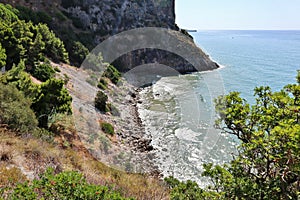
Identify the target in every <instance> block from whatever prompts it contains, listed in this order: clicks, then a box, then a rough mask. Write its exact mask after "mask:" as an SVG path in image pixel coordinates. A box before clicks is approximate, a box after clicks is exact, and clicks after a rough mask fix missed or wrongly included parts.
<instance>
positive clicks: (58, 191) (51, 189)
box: [8, 168, 126, 200]
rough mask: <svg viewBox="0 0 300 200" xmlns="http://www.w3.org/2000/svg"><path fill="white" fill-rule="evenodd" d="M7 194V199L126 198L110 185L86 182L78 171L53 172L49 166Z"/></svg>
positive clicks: (71, 199)
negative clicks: (38, 176) (31, 179)
mask: <svg viewBox="0 0 300 200" xmlns="http://www.w3.org/2000/svg"><path fill="white" fill-rule="evenodd" d="M8 196H9V199H70V200H75V199H107V200H108V199H110V200H125V199H126V198H124V197H122V196H121V194H120V193H119V192H117V191H114V190H112V189H111V187H107V186H100V185H94V184H88V183H87V181H86V179H85V178H84V177H83V175H82V174H80V173H78V172H72V171H69V172H61V173H59V174H54V170H53V169H51V168H50V169H48V170H47V171H46V172H45V173H44V174H42V175H41V177H40V179H37V180H34V181H33V182H32V183H28V182H25V183H20V184H18V185H17V186H16V187H15V188H12V189H11V190H10V191H9V194H8Z"/></svg>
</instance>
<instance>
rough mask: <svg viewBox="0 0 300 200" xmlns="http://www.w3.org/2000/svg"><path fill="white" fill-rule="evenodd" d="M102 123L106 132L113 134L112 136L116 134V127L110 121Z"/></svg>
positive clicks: (102, 127)
mask: <svg viewBox="0 0 300 200" xmlns="http://www.w3.org/2000/svg"><path fill="white" fill-rule="evenodd" d="M100 125H101V129H102V131H103V132H104V133H106V134H108V135H111V136H113V135H114V134H115V129H114V127H113V126H112V125H111V124H110V123H107V122H101V123H100Z"/></svg>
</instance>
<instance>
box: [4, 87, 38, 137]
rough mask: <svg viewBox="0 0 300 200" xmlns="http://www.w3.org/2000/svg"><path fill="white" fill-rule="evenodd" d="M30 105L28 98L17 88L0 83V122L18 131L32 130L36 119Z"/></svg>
mask: <svg viewBox="0 0 300 200" xmlns="http://www.w3.org/2000/svg"><path fill="white" fill-rule="evenodd" d="M30 106H31V102H30V100H29V99H27V98H25V96H24V94H23V93H22V92H20V91H18V90H17V88H15V87H14V86H11V85H4V84H2V83H0V124H7V125H8V127H9V128H11V129H13V130H16V131H19V132H28V131H32V130H34V129H35V128H37V125H38V121H37V119H36V117H35V114H34V112H33V111H32V110H31V109H30Z"/></svg>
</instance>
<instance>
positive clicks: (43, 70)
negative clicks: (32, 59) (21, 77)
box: [31, 61, 55, 81]
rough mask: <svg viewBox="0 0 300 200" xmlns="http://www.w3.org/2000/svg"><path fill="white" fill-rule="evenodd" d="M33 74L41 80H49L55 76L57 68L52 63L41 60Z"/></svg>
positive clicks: (36, 64)
mask: <svg viewBox="0 0 300 200" xmlns="http://www.w3.org/2000/svg"><path fill="white" fill-rule="evenodd" d="M31 74H32V75H33V76H34V77H36V78H37V79H39V80H41V81H47V80H49V79H51V78H54V75H55V70H54V69H53V67H52V66H51V65H50V62H49V61H48V62H47V61H46V62H39V63H35V65H34V68H33V70H32V72H31Z"/></svg>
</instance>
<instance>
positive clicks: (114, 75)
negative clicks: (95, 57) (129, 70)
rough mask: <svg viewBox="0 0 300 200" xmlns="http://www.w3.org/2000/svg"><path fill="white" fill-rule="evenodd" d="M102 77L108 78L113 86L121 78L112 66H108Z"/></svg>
mask: <svg viewBox="0 0 300 200" xmlns="http://www.w3.org/2000/svg"><path fill="white" fill-rule="evenodd" d="M103 76H104V77H107V78H109V79H110V80H111V82H113V83H114V84H117V83H118V82H119V80H120V78H121V73H120V72H119V71H118V70H117V69H116V68H115V67H114V66H112V65H109V66H108V67H107V68H106V70H105V72H104V73H103Z"/></svg>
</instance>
